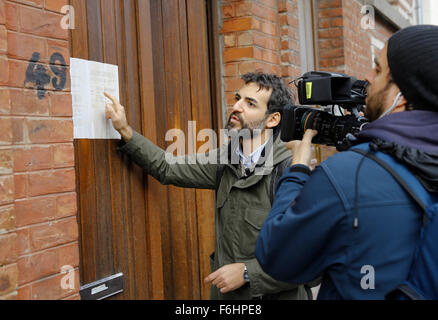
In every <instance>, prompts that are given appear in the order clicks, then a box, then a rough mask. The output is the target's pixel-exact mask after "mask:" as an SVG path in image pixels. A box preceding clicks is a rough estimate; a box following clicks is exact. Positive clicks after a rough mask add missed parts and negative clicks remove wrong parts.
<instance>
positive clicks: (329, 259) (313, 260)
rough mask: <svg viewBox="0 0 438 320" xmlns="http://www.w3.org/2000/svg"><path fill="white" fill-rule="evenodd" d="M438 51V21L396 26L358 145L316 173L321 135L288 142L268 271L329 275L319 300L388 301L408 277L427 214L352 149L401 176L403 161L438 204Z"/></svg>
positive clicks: (261, 248) (263, 253) (284, 276)
mask: <svg viewBox="0 0 438 320" xmlns="http://www.w3.org/2000/svg"><path fill="white" fill-rule="evenodd" d="M437 57H438V26H424V25H423V26H413V27H409V28H406V29H403V30H401V31H399V32H397V33H396V34H394V35H393V36H392V37H391V38H390V39H389V40H388V42H387V43H386V45H385V47H384V49H383V51H382V52H381V54H380V57H379V58H378V59H377V60H376V61H375V62H376V67H375V69H374V70H373V71H372V72H371V73H370V74H369V75H368V77H367V81H368V82H369V83H370V85H369V87H368V98H367V107H366V113H365V115H366V117H368V119H369V120H370V121H371V123H369V124H368V125H366V126H365V127H364V129H363V130H362V132H361V133H360V134H359V136H358V141H357V144H356V145H355V146H353V147H352V148H351V149H350V150H349V151H346V152H342V153H339V154H337V155H335V156H333V157H331V158H329V159H328V160H326V161H325V162H323V163H321V165H320V166H319V167H317V168H316V169H315V170H314V171H313V172H311V171H310V169H309V159H310V147H311V141H312V138H313V137H314V136H315V135H316V134H317V132H316V131H314V130H307V131H306V133H305V135H304V138H303V141H301V142H300V141H298V142H297V141H294V142H290V143H289V144H288V148H290V149H292V150H293V152H294V159H293V164H292V166H291V168H290V169H289V171H288V172H287V173H286V174H284V175H283V177H282V178H281V179H280V182H279V188H278V190H277V193H276V195H277V197H276V200H275V203H274V205H273V208H272V210H271V212H270V214H269V216H268V218H267V219H266V222H265V224H264V225H263V228H262V230H261V232H260V236H259V239H258V241H257V248H256V257H257V259H258V261H259V262H260V264H261V266H262V268H263V270H264V271H266V272H267V273H268V274H269V275H271V276H273V277H274V278H275V279H278V280H282V281H287V282H291V283H302V282H305V281H309V280H311V279H314V278H315V277H317V276H319V275H321V274H322V275H323V278H322V284H321V288H320V292H319V295H318V299H383V298H385V296H386V294H388V293H389V292H391V291H392V290H393V289H395V288H396V287H397V286H399V285H401V284H402V283H403V282H404V281H405V280H407V277H408V273H409V270H410V267H411V265H412V262H413V259H414V252H415V249H416V245H417V243H418V240H419V238H420V230H421V228H422V223H423V215H424V210H423V209H422V208H420V206H419V205H417V202H416V201H414V199H413V197H411V196H410V195H409V194H408V193H407V192H406V191H405V190H404V189H403V188H402V186H401V185H400V184H399V183H398V182H397V181H396V179H394V177H393V176H391V174H390V173H389V172H388V171H386V170H385V169H384V168H383V167H382V166H381V165H379V164H378V163H377V162H376V161H375V160H373V159H370V158H369V157H366V156H364V155H362V154H360V153H358V152H355V151H353V150H352V149H355V148H356V149H360V148H364V149H363V150H364V151H367V152H369V153H368V154H367V155H369V154H375V155H380V156H381V157H388V159H394V161H396V162H398V163H400V164H401V165H402V167H401V168H400V167H396V168H394V170H396V172H397V170H398V172H399V173H400V172H402V171H401V170H402V168H403V166H404V168H406V169H407V170H409V171H410V172H411V173H412V174H413V175H414V176H415V178H416V179H417V180H418V181H419V182H421V185H422V186H423V187H424V189H425V190H426V191H427V192H428V193H429V194H430V196H431V198H432V199H433V198H435V199H436V201H438V72H437V70H438V59H437ZM365 149H366V150H365ZM394 166H395V165H394ZM403 170H404V169H403ZM412 178H413V180H414V181H415V182H417V181H416V179H415V178H414V177H412ZM309 235H311V236H309ZM435 259H436V257H435Z"/></svg>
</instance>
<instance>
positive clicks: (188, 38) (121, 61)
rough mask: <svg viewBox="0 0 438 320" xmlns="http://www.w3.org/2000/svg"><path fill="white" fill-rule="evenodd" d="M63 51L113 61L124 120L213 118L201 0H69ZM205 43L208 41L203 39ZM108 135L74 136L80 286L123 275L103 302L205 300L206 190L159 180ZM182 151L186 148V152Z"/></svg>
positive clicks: (157, 123) (142, 123) (161, 139)
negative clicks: (67, 42) (71, 13)
mask: <svg viewBox="0 0 438 320" xmlns="http://www.w3.org/2000/svg"><path fill="white" fill-rule="evenodd" d="M70 2H71V5H72V6H74V8H75V15H76V17H75V24H76V29H74V30H72V31H71V53H72V57H75V58H82V59H88V60H92V61H99V62H105V63H109V64H116V65H118V66H119V83H120V99H121V102H122V104H123V105H124V106H125V108H126V110H127V116H128V121H129V123H130V125H131V126H132V127H133V128H134V129H135V130H136V131H138V132H140V133H142V134H143V135H144V136H146V137H147V138H149V139H150V140H152V141H153V142H154V143H156V144H157V145H159V146H160V147H161V148H163V149H166V147H167V144H168V143H171V142H166V141H165V133H166V131H167V130H169V129H173V128H179V129H182V130H183V131H184V132H185V133H186V136H187V130H188V128H187V127H188V121H190V120H195V121H197V131H199V130H201V129H203V128H213V127H214V126H217V125H214V124H217V123H220V119H218V120H217V117H216V114H220V112H216V111H215V110H216V109H217V108H216V103H215V101H216V97H214V99H213V98H212V92H213V90H212V88H213V87H212V84H213V83H214V81H213V80H214V75H213V71H212V70H214V68H212V65H213V59H212V57H213V55H212V54H211V52H212V50H211V48H209V26H208V24H209V23H210V21H211V20H210V19H208V15H209V14H210V13H211V12H210V11H209V10H210V9H209V8H208V7H207V6H208V5H210V4H209V3H208V2H207V1H205V0H71V1H70ZM210 42H211V40H210ZM116 148H117V141H115V140H76V141H75V156H76V173H77V186H78V187H77V192H78V208H79V209H78V215H79V220H80V235H81V267H80V271H81V285H85V284H87V283H90V282H93V281H96V280H99V279H101V278H104V277H107V276H110V275H113V274H116V273H119V272H123V274H124V292H123V293H120V294H118V295H115V296H113V297H112V299H208V297H209V288H208V287H206V286H204V285H203V279H204V277H205V276H206V275H207V274H208V273H209V272H210V266H209V259H208V256H209V254H210V253H211V252H212V251H213V249H214V218H213V214H214V212H213V208H214V193H213V192H212V191H200V190H194V189H181V188H176V187H172V186H170V187H164V186H161V185H160V184H159V183H158V182H157V181H156V180H155V179H154V178H152V177H151V176H149V175H147V174H146V173H144V172H143V170H142V169H141V168H139V167H138V166H136V165H135V164H133V163H131V162H130V161H129V159H128V158H127V157H126V156H123V155H121V154H120V153H118V152H117V149H116ZM186 150H187V148H186Z"/></svg>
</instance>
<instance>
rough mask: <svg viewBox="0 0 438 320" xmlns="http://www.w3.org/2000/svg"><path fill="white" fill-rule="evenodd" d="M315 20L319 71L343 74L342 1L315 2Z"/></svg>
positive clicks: (324, 0) (326, 0)
mask: <svg viewBox="0 0 438 320" xmlns="http://www.w3.org/2000/svg"><path fill="white" fill-rule="evenodd" d="M350 1H351V0H350ZM359 13H360V10H359ZM317 19H318V52H319V70H321V71H334V72H344V70H345V51H344V49H345V48H344V16H343V10H342V0H322V1H317Z"/></svg>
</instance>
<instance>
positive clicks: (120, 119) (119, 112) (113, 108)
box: [104, 92, 132, 141]
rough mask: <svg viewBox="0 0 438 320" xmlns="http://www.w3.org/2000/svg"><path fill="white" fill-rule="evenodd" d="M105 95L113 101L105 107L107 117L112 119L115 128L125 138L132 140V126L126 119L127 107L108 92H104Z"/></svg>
mask: <svg viewBox="0 0 438 320" xmlns="http://www.w3.org/2000/svg"><path fill="white" fill-rule="evenodd" d="M104 95H105V97H107V98H108V99H110V100H111V101H112V103H108V104H107V105H106V107H105V114H106V117H107V118H108V119H111V120H112V123H113V127H114V129H116V130H117V131H118V132H119V133H120V135H121V136H122V138H123V140H125V141H128V140H130V139H131V138H132V128H131V127H130V126H129V124H128V120H126V113H125V108H124V107H123V106H122V105H121V104H120V103H119V102H118V101H117V99H116V98H114V97H113V96H112V95H110V94H109V93H108V92H104Z"/></svg>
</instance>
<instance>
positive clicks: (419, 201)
mask: <svg viewBox="0 0 438 320" xmlns="http://www.w3.org/2000/svg"><path fill="white" fill-rule="evenodd" d="M352 151H354V152H357V153H360V154H362V155H364V156H365V157H367V158H370V159H372V160H374V161H375V162H377V163H378V164H379V165H380V166H382V167H383V168H384V169H385V170H386V171H388V172H389V173H390V174H391V175H392V176H393V177H394V179H395V180H396V181H397V182H398V183H399V184H400V185H401V186H402V188H403V189H404V190H405V191H406V192H407V193H408V194H409V195H410V196H411V197H412V198H413V199H414V200H415V202H417V204H418V205H419V206H420V207H421V208H422V209H423V211H425V210H426V208H427V206H426V204H425V203H424V202H423V200H422V199H420V197H419V196H418V195H417V193H415V192H414V191H413V190H412V188H411V187H410V186H409V185H408V183H407V182H406V181H405V180H404V179H403V178H402V177H401V176H400V174H398V173H397V172H396V171H395V170H394V169H393V167H392V166H390V165H389V164H388V163H387V162H385V161H383V160H382V159H380V158H379V157H377V156H376V155H375V154H373V153H371V151H365V150H362V149H353V150H352ZM392 165H394V163H392ZM399 166H401V165H399ZM405 174H406V173H405ZM409 174H411V173H409ZM411 175H412V174H411ZM415 179H416V178H415Z"/></svg>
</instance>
